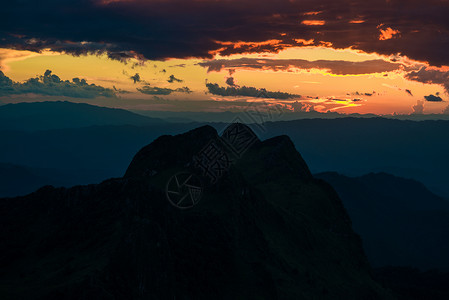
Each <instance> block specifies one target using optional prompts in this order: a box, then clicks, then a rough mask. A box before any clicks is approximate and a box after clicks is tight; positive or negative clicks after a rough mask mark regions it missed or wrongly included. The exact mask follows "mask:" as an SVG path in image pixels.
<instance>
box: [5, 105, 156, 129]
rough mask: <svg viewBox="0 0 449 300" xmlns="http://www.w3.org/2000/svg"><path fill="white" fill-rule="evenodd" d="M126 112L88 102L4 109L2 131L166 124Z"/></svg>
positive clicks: (18, 106) (8, 107)
mask: <svg viewBox="0 0 449 300" xmlns="http://www.w3.org/2000/svg"><path fill="white" fill-rule="evenodd" d="M163 122H164V121H163V120H161V119H158V118H150V117H145V116H142V115H139V114H135V113H132V112H130V111H127V110H124V109H115V108H106V107H100V106H94V105H89V104H84V103H73V102H67V101H64V102H62V101H48V102H32V103H18V104H6V105H2V106H0V129H1V130H25V131H35V130H50V129H66V128H80V127H88V126H99V125H139V126H141V125H148V124H154V123H163Z"/></svg>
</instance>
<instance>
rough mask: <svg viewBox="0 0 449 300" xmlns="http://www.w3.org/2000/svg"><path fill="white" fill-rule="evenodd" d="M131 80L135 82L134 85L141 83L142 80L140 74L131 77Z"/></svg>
mask: <svg viewBox="0 0 449 300" xmlns="http://www.w3.org/2000/svg"><path fill="white" fill-rule="evenodd" d="M129 78H130V79H132V80H133V81H134V83H137V82H140V81H141V78H140V75H139V73H136V74H134V75H133V76H131V77H129Z"/></svg>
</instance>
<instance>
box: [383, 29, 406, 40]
mask: <svg viewBox="0 0 449 300" xmlns="http://www.w3.org/2000/svg"><path fill="white" fill-rule="evenodd" d="M400 33H401V32H400V31H399V30H394V29H391V28H390V27H387V28H386V29H385V30H384V29H380V35H379V41H386V40H390V39H392V38H396V37H397V36H398V35H399V34H400Z"/></svg>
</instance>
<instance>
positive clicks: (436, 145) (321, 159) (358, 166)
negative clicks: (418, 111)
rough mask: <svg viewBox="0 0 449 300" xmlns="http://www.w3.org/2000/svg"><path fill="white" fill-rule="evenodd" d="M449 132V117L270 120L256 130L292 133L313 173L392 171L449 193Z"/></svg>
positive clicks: (266, 133) (263, 135) (267, 134)
mask: <svg viewBox="0 0 449 300" xmlns="http://www.w3.org/2000/svg"><path fill="white" fill-rule="evenodd" d="M448 132H449V122H448V121H406V120H390V119H385V118H341V119H334V120H325V119H309V120H296V121H289V122H267V123H266V124H265V125H264V126H262V127H260V129H259V131H258V132H256V133H258V134H260V136H261V138H270V137H273V136H277V135H280V134H287V135H288V136H290V138H291V139H292V140H293V142H294V143H295V145H296V147H297V148H298V150H299V151H300V152H301V154H302V155H303V157H304V158H305V159H306V161H307V162H308V164H309V166H310V168H311V171H312V172H313V173H320V172H326V171H329V170H333V171H336V172H339V173H340V174H344V175H348V176H360V175H362V174H366V173H369V172H376V173H378V172H387V173H390V174H393V175H396V176H400V177H405V178H413V179H415V180H418V181H420V182H422V183H424V184H425V185H426V186H427V187H428V188H429V189H430V190H431V191H433V192H434V193H436V194H438V195H441V196H443V197H446V198H449V185H448V184H447V183H448V182H449V172H447V170H448V168H449V156H448V155H447V153H449V143H448V142H447V140H448Z"/></svg>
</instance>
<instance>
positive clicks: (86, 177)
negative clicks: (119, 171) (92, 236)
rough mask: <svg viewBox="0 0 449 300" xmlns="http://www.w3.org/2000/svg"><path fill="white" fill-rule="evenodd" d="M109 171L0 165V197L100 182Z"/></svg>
mask: <svg viewBox="0 0 449 300" xmlns="http://www.w3.org/2000/svg"><path fill="white" fill-rule="evenodd" d="M110 173H111V170H97V169H93V168H90V169H79V168H78V169H76V168H74V169H52V168H31V167H27V166H21V165H14V164H8V163H0V197H15V196H23V195H26V194H29V193H31V192H34V191H35V190H37V189H38V188H40V187H43V186H45V185H54V186H65V187H71V186H74V185H79V184H89V183H95V182H101V181H103V180H104V179H105V178H108V177H110Z"/></svg>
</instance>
